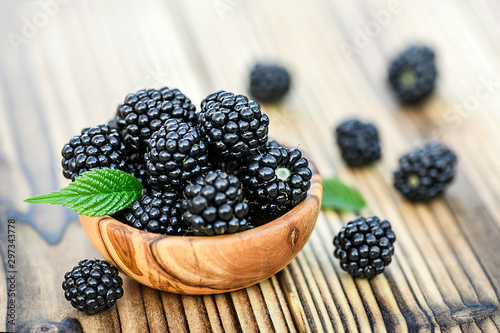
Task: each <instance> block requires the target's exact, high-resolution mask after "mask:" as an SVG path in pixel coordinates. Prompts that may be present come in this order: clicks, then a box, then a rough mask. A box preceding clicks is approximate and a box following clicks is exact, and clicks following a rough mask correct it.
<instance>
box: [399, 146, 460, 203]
mask: <svg viewBox="0 0 500 333" xmlns="http://www.w3.org/2000/svg"><path fill="white" fill-rule="evenodd" d="M456 162H457V157H456V155H455V154H454V153H453V152H452V151H451V150H450V149H449V148H447V147H446V146H444V145H441V144H439V143H437V142H430V143H427V144H425V145H423V146H421V147H419V148H416V149H414V150H412V151H410V152H409V153H407V154H405V155H403V156H402V157H401V158H400V159H399V169H398V170H396V171H395V172H394V186H395V187H396V188H397V189H398V190H399V191H400V192H401V193H402V194H403V195H404V196H405V197H406V198H407V199H409V200H410V201H413V202H418V201H429V200H431V199H433V198H435V197H437V196H439V195H440V194H442V193H443V191H444V189H445V187H446V185H447V184H448V183H450V182H451V181H452V180H453V177H454V175H455V166H456Z"/></svg>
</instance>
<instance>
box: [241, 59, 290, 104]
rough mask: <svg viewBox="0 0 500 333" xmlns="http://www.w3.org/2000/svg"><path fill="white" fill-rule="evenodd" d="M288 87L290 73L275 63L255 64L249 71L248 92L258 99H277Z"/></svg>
mask: <svg viewBox="0 0 500 333" xmlns="http://www.w3.org/2000/svg"><path fill="white" fill-rule="evenodd" d="M288 89H290V74H289V73H288V71H287V70H286V69H285V68H284V67H282V66H279V65H276V64H256V65H255V66H254V67H253V68H252V71H251V73H250V93H251V95H252V96H253V97H255V98H256V99H257V100H258V101H261V102H269V103H271V102H276V101H279V100H280V99H281V98H282V97H283V96H284V95H285V94H286V93H287V92H288Z"/></svg>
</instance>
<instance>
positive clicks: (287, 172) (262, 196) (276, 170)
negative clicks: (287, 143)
mask: <svg viewBox="0 0 500 333" xmlns="http://www.w3.org/2000/svg"><path fill="white" fill-rule="evenodd" d="M311 177H312V172H311V169H310V168H309V162H308V160H307V159H306V158H305V157H302V153H301V152H300V150H298V149H295V148H294V149H288V148H284V147H278V148H273V147H270V148H267V150H265V151H264V152H263V153H262V154H257V155H255V156H253V157H252V158H251V159H250V160H249V162H248V166H247V167H246V169H245V171H244V172H243V176H242V182H243V184H244V189H245V191H246V196H247V198H248V199H249V200H250V203H251V207H250V210H251V214H252V215H255V216H256V217H259V218H263V219H267V220H270V219H273V218H275V217H278V216H280V215H283V214H284V213H286V212H288V211H289V210H290V209H292V208H293V207H295V206H296V205H298V204H299V203H300V202H301V201H302V200H304V199H305V198H306V196H307V190H309V188H310V187H311Z"/></svg>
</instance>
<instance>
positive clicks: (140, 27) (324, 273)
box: [0, 0, 500, 332]
mask: <svg viewBox="0 0 500 333" xmlns="http://www.w3.org/2000/svg"><path fill="white" fill-rule="evenodd" d="M54 4H56V5H54ZM499 15H500V5H499V3H498V2H495V1H483V0H478V1H464V0H462V1H452V0H443V1H431V0H425V1H412V2H404V3H401V4H399V5H397V2H396V5H394V4H393V2H392V1H382V2H381V1H374V0H370V1H355V2H351V1H333V0H328V1H327V0H315V1H290V0H278V1H264V0H262V1H243V0H210V1H195V0H185V1H160V0H149V1H143V2H138V1H132V0H109V1H98V0H88V1H83V0H64V1H63V0H54V1H49V0H43V1H29V0H25V1H20V0H2V1H1V2H0V36H1V38H0V51H1V52H0V219H1V220H0V223H1V228H0V230H1V231H0V252H1V253H2V258H3V265H1V266H0V295H1V297H0V308H2V309H5V308H6V306H7V302H8V301H11V300H12V299H14V300H15V304H16V319H15V325H11V324H8V323H7V317H6V316H4V315H2V316H0V331H3V330H9V331H32V330H35V329H36V328H38V329H39V330H42V329H50V328H54V327H57V328H58V329H59V331H65V330H66V331H81V330H82V329H83V331H84V332H115V331H123V332H144V331H147V330H148V329H149V330H150V331H153V332H164V331H167V330H169V331H171V332H205V331H214V332H221V331H226V332H236V331H244V332H254V331H264V332H272V331H282V332H283V331H284V332H287V331H290V332H295V331H312V332H317V331H330V332H331V331H337V332H341V331H349V332H356V331H362V332H365V331H370V330H371V331H376V332H382V331H385V330H388V331H397V332H404V331H412V332H414V331H453V332H455V331H464V332H475V331H478V332H494V331H498V330H499V328H500V316H499V314H498V307H499V293H500V256H499V255H498V253H499V252H500V242H499V241H498V240H499V239H500V208H499V203H500V200H499V198H500V175H499V173H498V170H499V167H500V157H499V154H498V151H500V140H499V139H500V134H499V131H498V128H499V125H500V113H499V112H498V108H499V106H500V94H499V90H500V84H499V82H500V66H498V64H499V63H500V44H499V43H498V40H499V37H500V21H499V20H498V17H499ZM377 19H378V20H379V21H377ZM377 22H380V23H377ZM34 24H37V25H34ZM367 34H368V35H367ZM414 41H423V42H425V43H427V44H429V45H431V46H433V47H434V48H435V50H436V53H437V59H438V60H437V61H438V66H439V71H440V77H439V81H438V89H437V92H436V93H435V95H434V96H433V97H432V98H431V99H430V100H429V101H428V102H427V103H426V104H425V105H423V106H422V107H419V108H416V109H412V108H408V107H401V106H399V105H398V104H397V103H396V102H395V101H394V99H393V97H392V96H391V94H390V92H389V90H388V88H387V84H386V82H385V75H386V68H387V63H388V61H389V59H390V58H391V57H392V56H393V55H394V54H395V53H397V52H398V51H399V50H401V49H402V48H403V47H404V46H405V45H407V44H408V43H409V42H414ZM257 59H277V60H279V61H281V62H283V63H284V64H285V65H286V66H287V67H288V68H290V70H291V71H292V74H293V79H294V82H293V89H292V91H291V93H290V95H289V96H288V97H287V98H286V100H285V101H284V102H283V103H282V104H280V105H277V106H271V105H264V106H263V109H264V110H265V112H267V113H268V114H269V116H270V118H271V135H272V136H274V137H276V138H278V139H282V140H285V141H287V142H292V143H296V144H300V146H301V147H302V148H303V149H304V150H306V151H308V153H309V154H310V156H312V159H313V160H314V161H315V163H316V165H317V166H318V168H319V170H320V172H321V173H322V175H323V176H332V175H338V176H340V177H341V178H342V179H343V180H345V181H346V182H348V183H351V184H353V185H354V186H356V187H358V188H359V189H360V190H361V191H362V193H363V194H364V196H365V197H366V199H367V202H368V204H369V207H370V208H369V209H367V210H366V211H365V212H364V213H365V214H369V213H375V214H377V215H379V216H381V217H384V218H387V219H388V220H390V221H391V222H392V224H393V227H394V230H395V232H396V234H397V237H398V240H397V243H396V254H395V258H394V261H393V263H392V264H391V266H390V267H389V268H388V269H387V271H386V273H385V274H384V275H381V276H378V277H376V278H374V279H372V280H370V281H366V280H357V279H352V278H351V277H349V276H348V275H346V274H345V273H344V272H342V271H341V270H340V268H339V265H338V262H337V261H335V260H334V258H333V255H332V251H333V245H332V240H333V236H334V234H335V233H336V232H338V231H339V230H340V228H341V227H342V225H343V224H344V223H346V222H347V221H348V219H349V218H351V217H353V215H352V214H341V215H339V214H336V213H335V212H324V213H322V214H320V217H319V219H318V223H317V225H316V229H315V230H314V232H313V234H312V236H311V238H310V241H309V242H308V243H307V244H306V246H305V247H304V249H303V250H302V251H301V252H300V254H299V255H298V256H297V258H296V259H295V260H293V261H292V263H291V264H290V265H288V266H287V267H286V268H285V269H284V270H283V271H281V272H280V273H279V274H277V275H275V276H273V277H272V278H270V279H268V280H266V281H264V282H262V283H260V284H258V285H256V286H253V287H250V288H248V289H245V290H240V291H236V292H232V293H227V294H221V295H216V296H178V295H175V294H169V293H164V292H158V291H156V290H153V289H150V288H148V287H145V286H142V285H139V284H137V283H135V282H133V280H131V279H128V278H125V279H124V280H125V296H124V297H123V298H122V299H121V300H120V301H119V302H118V306H117V307H116V308H114V309H112V310H109V311H106V312H104V313H102V314H99V315H96V316H93V317H88V316H85V315H83V314H80V313H78V312H77V311H76V310H74V309H72V308H71V307H70V306H69V304H68V303H67V302H66V301H65V300H64V297H63V293H62V290H61V286H60V283H61V281H62V277H63V274H64V272H65V271H67V270H69V269H70V268H71V267H72V266H73V265H74V264H76V263H77V262H78V260H79V259H81V258H89V257H94V256H98V253H97V252H96V251H95V250H94V249H93V247H92V245H91V244H90V241H89V240H88V239H87V237H86V236H85V233H84V231H83V229H82V227H81V225H80V224H79V222H78V220H77V216H76V214H73V213H70V212H67V211H66V210H65V209H63V208H58V207H45V206H38V205H37V206H35V205H27V204H24V203H22V200H23V199H25V198H26V197H29V196H32V195H35V194H41V193H46V192H49V191H53V190H56V189H58V188H60V187H62V186H65V185H66V184H67V182H66V181H65V180H64V179H63V177H62V176H61V174H60V167H59V161H60V156H59V150H60V147H62V145H63V144H64V143H65V142H66V141H67V140H68V139H69V138H70V137H71V136H73V135H74V134H76V133H78V132H79V131H80V129H81V128H82V127H84V126H89V125H96V124H98V123H102V122H106V121H107V120H108V119H109V118H110V117H111V116H112V114H113V112H114V110H115V107H116V105H117V104H118V103H119V102H120V100H122V99H123V97H124V96H125V95H126V94H127V93H128V92H131V91H135V90H138V89H140V88H143V87H160V86H162V85H168V86H173V87H179V88H181V89H182V90H183V91H184V92H186V94H188V96H190V97H191V99H192V100H193V101H194V102H195V103H196V104H199V102H200V101H201V99H202V98H203V97H204V96H205V95H207V94H208V93H209V92H212V91H215V90H218V89H226V90H230V91H235V92H245V91H247V76H248V69H249V67H250V66H251V65H252V64H253V63H254V61H256V60H257ZM353 115H357V116H360V117H362V118H364V119H367V120H371V121H373V122H374V123H376V125H377V126H378V128H379V130H380V132H381V138H382V148H383V159H382V160H381V161H380V162H378V163H377V164H375V165H374V166H373V167H370V168H362V169H357V170H351V169H349V168H347V167H346V166H345V165H344V164H343V163H342V161H341V159H340V155H339V152H338V150H337V148H336V147H335V144H334V139H333V135H332V129H333V127H334V126H335V124H337V123H338V122H339V121H341V120H343V119H345V118H346V117H349V116H353ZM432 138H434V139H439V140H441V141H443V142H445V143H446V144H448V145H450V146H451V147H452V148H453V149H454V150H455V151H456V152H457V154H458V157H459V167H458V174H457V177H456V181H455V182H454V183H453V185H452V186H451V187H450V188H449V190H448V192H447V194H446V196H445V197H444V198H442V199H439V200H436V201H434V202H432V203H431V204H418V205H413V204H410V203H408V202H406V201H405V200H403V199H402V198H401V196H400V195H399V193H397V192H396V191H395V190H394V188H393V187H392V185H391V180H392V179H391V171H392V170H393V169H394V168H395V167H396V164H397V158H398V156H399V155H401V154H402V153H404V152H405V151H406V150H408V149H409V148H411V147H413V146H415V145H417V144H419V143H421V142H423V141H425V140H428V139H432ZM8 219H15V220H16V224H15V227H16V267H15V268H16V270H17V275H16V281H15V297H11V298H7V297H6V296H5V295H6V294H7V290H8V289H9V285H8V284H7V283H6V277H7V276H9V274H10V273H8V271H9V268H8V267H7V259H6V258H7V245H8V243H7V220H8Z"/></svg>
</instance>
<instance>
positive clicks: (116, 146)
mask: <svg viewBox="0 0 500 333" xmlns="http://www.w3.org/2000/svg"><path fill="white" fill-rule="evenodd" d="M124 154H125V146H124V145H123V142H122V141H121V139H120V136H119V135H118V132H117V131H116V130H115V129H110V128H109V127H108V126H107V125H98V126H96V127H86V128H84V129H82V131H81V134H80V135H76V136H74V137H72V138H71V139H70V140H69V142H68V143H66V144H65V145H64V147H63V149H62V150H61V155H62V157H63V158H62V161H61V165H62V168H63V175H64V177H66V178H68V179H71V180H72V181H74V180H75V179H76V177H78V176H79V175H81V174H82V173H84V172H85V171H88V170H90V169H101V168H111V169H120V170H124V169H125V167H126V166H125V156H124Z"/></svg>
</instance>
